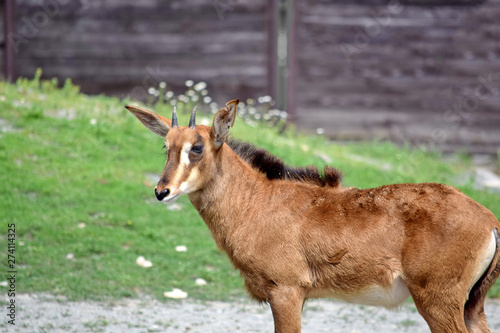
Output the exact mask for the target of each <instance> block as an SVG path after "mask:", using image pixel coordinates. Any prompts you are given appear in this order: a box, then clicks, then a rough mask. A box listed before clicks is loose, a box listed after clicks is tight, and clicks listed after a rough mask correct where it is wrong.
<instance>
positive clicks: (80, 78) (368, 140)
mask: <svg viewBox="0 0 500 333" xmlns="http://www.w3.org/2000/svg"><path fill="white" fill-rule="evenodd" d="M0 14H1V15H0V20H1V21H2V22H1V24H0V29H1V31H0V36H1V37H0V38H2V40H1V41H0V58H1V62H2V64H3V66H2V69H1V73H0V75H1V78H0V184H1V191H0V225H3V226H4V229H2V230H0V244H7V242H10V244H13V245H9V254H10V255H12V256H15V259H16V262H15V264H12V265H13V268H12V267H7V260H3V261H2V262H3V264H0V270H2V271H3V272H7V271H8V270H12V269H17V270H18V271H17V275H16V285H15V288H16V292H17V293H20V295H17V296H16V297H20V298H18V301H20V303H21V304H23V309H32V310H33V311H34V310H37V311H39V312H38V313H33V312H31V314H29V315H30V316H31V318H37V320H29V319H28V316H25V317H22V316H19V318H18V319H19V321H18V325H17V327H16V328H20V329H24V332H48V331H50V332H52V331H55V330H54V329H52V328H53V327H54V325H55V326H56V327H57V328H60V331H61V332H68V331H75V332H96V331H99V332H121V331H130V330H131V328H132V327H135V326H134V325H135V324H130V322H128V321H126V320H123V318H118V317H117V318H114V319H113V318H111V319H110V318H106V320H102V319H101V318H99V317H96V316H95V314H92V313H91V314H89V315H87V313H88V311H87V310H86V309H89V307H88V303H86V301H87V300H109V299H127V298H139V299H141V298H142V299H144V298H147V297H152V298H154V299H156V300H160V301H162V302H169V301H170V299H171V297H172V293H173V294H175V295H174V296H175V297H179V295H180V296H182V298H188V300H210V301H213V300H223V301H228V300H229V301H231V300H236V301H240V300H241V299H242V298H243V297H244V288H243V286H242V284H243V283H242V279H241V278H240V277H239V273H238V272H237V271H235V270H234V269H233V268H232V265H231V263H230V262H229V260H228V258H227V257H226V256H225V254H223V253H221V252H220V251H219V250H218V249H217V248H216V245H215V243H214V241H213V239H212V237H211V233H210V231H209V230H208V228H207V227H206V226H205V225H204V223H203V221H202V219H201V218H200V217H199V214H198V212H197V211H196V210H195V209H194V208H193V206H192V205H191V203H190V202H189V200H188V198H187V197H182V198H180V199H179V200H178V201H177V202H176V203H175V204H173V205H170V206H167V207H165V205H163V204H161V203H159V202H158V201H157V200H156V199H155V197H154V192H153V189H154V186H155V184H156V183H157V182H158V180H159V178H160V173H161V171H162V170H163V168H164V165H165V151H164V150H162V149H161V147H162V145H163V144H164V142H162V141H163V140H162V138H160V137H158V136H155V135H153V134H152V133H150V132H149V131H148V130H147V129H145V128H144V127H143V126H142V125H141V124H140V122H139V121H137V119H135V117H133V116H132V115H131V114H130V113H129V112H128V111H127V110H126V109H125V108H124V105H126V104H128V103H133V104H134V105H139V106H143V107H146V108H148V109H151V110H154V111H155V112H157V113H159V114H162V115H165V116H168V117H169V116H170V115H171V112H172V108H173V105H176V106H177V110H178V111H179V123H180V124H181V126H182V125H185V124H187V121H188V119H189V113H190V112H191V110H192V109H193V107H194V106H195V105H198V106H199V107H198V115H197V122H198V123H199V124H205V125H210V124H211V121H212V119H213V113H215V112H217V110H218V109H219V108H220V107H221V105H224V103H226V102H227V101H229V100H232V99H235V98H238V99H240V101H241V103H240V104H239V110H238V115H239V117H238V120H237V121H236V122H235V126H234V128H232V129H231V134H232V135H234V137H236V138H238V139H241V140H243V141H248V142H251V143H253V144H255V145H256V146H258V147H262V148H264V149H266V150H268V151H269V152H270V153H271V154H273V155H276V156H279V157H280V158H282V159H283V160H284V162H285V163H287V164H289V165H292V166H307V165H314V166H317V167H319V168H320V169H322V168H323V167H324V166H325V165H331V166H334V167H335V168H338V169H339V170H342V171H343V173H344V178H343V185H344V186H346V187H350V186H355V187H359V188H373V187H377V186H381V185H384V184H392V183H422V182H437V183H445V184H449V185H452V186H455V187H457V188H458V189H459V190H460V191H462V192H463V193H465V194H466V195H468V196H470V197H471V198H472V199H474V200H476V201H477V202H479V203H480V204H482V205H484V206H485V207H486V208H488V209H489V210H491V211H492V212H493V214H495V216H496V217H497V218H498V217H500V177H499V176H498V174H499V173H500V159H499V157H498V149H499V148H500V20H499V18H500V0H486V1H476V0H335V1H334V0H331V1H326V0H301V1H299V0H295V1H292V0H267V1H264V0H252V1H250V0H182V1H181V0H170V1H168V0H161V1H160V0H17V1H15V0H3V1H1V0H0ZM285 122H286V126H285ZM12 224H14V225H15V230H14V229H13V230H12V231H8V230H7V227H6V226H8V225H12ZM8 232H10V234H9V235H14V236H15V239H13V238H12V236H8ZM11 240H12V241H11ZM14 246H15V248H11V247H14ZM4 258H5V257H4ZM8 288H11V284H10V283H9V282H8V281H2V279H1V278H0V294H3V295H4V297H0V306H1V307H3V308H4V309H7V308H6V305H7V304H9V302H10V299H8V298H7V297H6V295H7V292H6V290H9V289H8ZM175 291H180V292H177V293H175ZM40 295H41V296H40ZM44 295H50V296H51V297H52V296H54V297H61V299H62V298H64V299H69V300H75V301H81V302H83V303H81V305H82V307H81V309H79V310H78V311H75V314H74V315H70V314H69V313H67V312H62V314H61V313H54V315H52V314H50V313H48V312H47V313H46V312H45V310H44V309H46V308H52V309H57V306H56V305H55V303H54V302H52V301H50V300H49V301H46V300H45V299H44V297H45V296H44ZM489 295H490V296H491V297H496V298H499V297H500V280H499V281H498V282H497V283H496V284H495V286H494V287H493V288H492V289H491V290H490V292H489ZM39 296H40V297H39ZM29 300H31V302H32V303H27V302H28V301H29ZM42 303H43V304H48V305H47V307H45V306H41V305H40V304H42ZM16 304H19V302H18V303H16ZM24 304H27V305H26V306H24ZM33 304H34V305H33ZM32 310H30V311H32ZM137 311H139V310H137ZM266 311H267V310H266ZM56 312H57V311H56ZM59 312H60V311H59ZM414 312H415V311H414ZM131 313H134V315H129V317H130V318H132V317H134V318H137V320H143V318H144V316H143V313H142V312H136V310H134V312H131ZM243 313H244V312H241V314H242V316H243ZM266 313H267V314H268V315H269V317H268V320H269V323H271V317H270V312H266ZM339 313H340V314H339V316H343V313H342V312H339ZM370 313H371V312H370ZM189 314H190V312H189V311H186V315H187V316H189ZM23 316H24V313H23ZM146 317H148V316H146ZM200 317H201V318H204V316H200ZM4 318H5V316H4ZM24 318H26V320H25V319H24ZM249 318H250V317H249ZM354 318H358V315H355V316H354ZM387 318H389V319H391V320H392V319H393V316H392V315H389V316H387ZM163 319H164V320H163ZM174 319H175V318H174ZM127 320H128V319H127ZM162 320H163V321H164V323H163V324H157V323H155V324H154V325H153V324H151V325H149V324H147V325H146V324H143V323H142V322H141V323H140V325H143V326H142V327H147V329H148V332H149V331H150V332H157V331H159V329H158V327H157V326H158V325H160V326H161V327H162V328H165V329H163V331H165V330H166V328H168V327H169V326H170V325H171V320H173V319H172V318H170V319H167V318H162ZM203 320H204V319H203ZM334 320H337V321H343V320H344V319H342V318H340V319H338V318H336V319H334ZM356 320H358V319H356ZM216 321H218V320H216ZM412 322H413V321H406V322H405V324H404V325H407V324H408V323H410V324H411V323H412ZM109 323H120V324H121V325H124V326H123V327H120V328H117V327H115V326H113V324H109ZM377 323H378V321H377ZM148 325H149V326H148ZM155 325H156V326H155ZM7 326H8V324H7V322H6V321H0V331H1V332H4V331H6V330H5V328H6V327H7ZM171 326H172V327H176V326H175V325H171ZM210 326H212V324H210ZM233 326H234V325H233ZM410 326H411V325H410ZM68 327H71V328H72V329H69V328H68ZM155 327H156V328H155ZM214 327H216V330H217V326H214ZM234 327H237V326H234ZM398 327H399V326H398ZM499 327H500V324H497V326H496V328H499ZM412 329H413V328H412ZM493 329H495V328H494V327H493ZM160 330H161V329H160ZM142 331H145V330H142ZM142 331H141V332H142ZM194 331H196V330H193V331H192V332H194ZM199 331H200V330H198V332H199ZM218 331H223V330H220V329H219V330H218ZM316 331H318V330H317V329H316ZM413 331H414V330H413ZM20 332H23V331H22V330H21V331H20ZM176 332H179V330H176Z"/></svg>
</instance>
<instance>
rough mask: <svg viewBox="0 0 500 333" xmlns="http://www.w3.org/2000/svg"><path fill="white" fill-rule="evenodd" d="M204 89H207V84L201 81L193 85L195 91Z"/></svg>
mask: <svg viewBox="0 0 500 333" xmlns="http://www.w3.org/2000/svg"><path fill="white" fill-rule="evenodd" d="M206 87H207V84H206V83H205V82H203V81H201V82H198V83H197V84H195V85H194V87H193V88H194V90H196V91H202V90H203V89H205V88H206Z"/></svg>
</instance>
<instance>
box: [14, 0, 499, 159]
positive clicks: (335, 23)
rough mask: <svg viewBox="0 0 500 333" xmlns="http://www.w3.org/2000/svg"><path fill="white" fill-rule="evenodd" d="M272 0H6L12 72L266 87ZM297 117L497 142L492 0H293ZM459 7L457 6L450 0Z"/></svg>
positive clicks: (392, 132) (396, 135)
mask: <svg viewBox="0 0 500 333" xmlns="http://www.w3.org/2000/svg"><path fill="white" fill-rule="evenodd" d="M268 1H271V0H267V1H266V0H170V1H168V0H141V1H136V0H92V1H91V0H43V1H42V0H19V1H18V2H17V3H18V27H17V29H18V34H19V36H20V37H19V38H18V39H17V40H16V45H17V46H18V53H17V56H18V59H17V62H18V70H19V74H20V75H22V76H28V77H30V76H32V75H33V73H34V72H35V69H36V68H37V67H42V68H43V72H44V76H45V77H59V78H61V79H64V78H66V77H71V78H72V79H73V81H74V82H76V83H77V84H78V85H80V86H81V87H82V90H83V91H84V92H87V93H109V94H117V95H120V96H123V95H132V97H137V98H141V96H143V95H144V94H145V92H146V89H147V88H148V87H149V86H154V85H157V84H158V83H159V82H160V81H165V82H167V83H168V84H169V86H170V88H173V90H174V91H176V92H181V91H183V85H184V81H185V80H187V79H193V80H196V81H205V82H207V83H208V85H209V90H210V95H212V97H214V98H215V99H216V100H217V101H219V102H223V101H225V100H228V99H232V98H234V97H235V96H236V97H239V98H242V99H245V98H247V97H257V96H260V95H263V94H265V93H267V92H268V87H267V84H268V82H269V80H268V79H267V77H266V76H267V68H268V67H267V66H268V64H267V42H268V32H267V28H268V25H267V23H268V22H267V17H268V15H269V13H267V8H268V7H267V5H268ZM295 2H296V6H295V7H296V13H295V14H296V20H295V23H296V25H295V27H296V31H295V36H296V40H295V43H294V45H295V54H296V68H297V71H296V73H295V87H294V89H295V97H296V112H297V122H298V125H299V127H302V128H305V129H311V130H314V129H316V128H318V127H322V128H324V129H325V131H326V134H327V135H328V136H330V137H332V138H335V139H346V140H353V139H354V140H357V139H366V138H389V139H392V140H395V141H400V142H401V141H412V142H427V144H428V145H430V146H433V145H434V144H436V145H438V146H439V147H441V148H443V149H445V150H450V149H456V148H457V147H459V146H465V147H466V148H468V149H469V150H471V151H474V152H488V153H493V152H496V150H497V149H498V148H499V147H500V42H499V41H500V20H499V18H500V0H486V1H481V0H476V1H470V0H432V1H431V0H401V2H400V1H399V0H336V1H328V0H300V1H299V0H295ZM464 3H465V4H471V5H463V4H464Z"/></svg>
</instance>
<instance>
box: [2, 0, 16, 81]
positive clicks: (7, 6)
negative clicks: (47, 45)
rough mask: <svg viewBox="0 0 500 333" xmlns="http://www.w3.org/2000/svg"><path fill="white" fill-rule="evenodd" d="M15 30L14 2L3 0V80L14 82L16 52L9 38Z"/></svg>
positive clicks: (13, 0)
mask: <svg viewBox="0 0 500 333" xmlns="http://www.w3.org/2000/svg"><path fill="white" fill-rule="evenodd" d="M15 29H16V1H15V0H4V45H3V46H4V63H3V68H4V73H5V78H6V79H7V80H8V81H10V82H14V81H15V80H16V79H17V70H16V52H15V50H14V45H13V44H12V40H11V37H12V36H13V34H14V33H15Z"/></svg>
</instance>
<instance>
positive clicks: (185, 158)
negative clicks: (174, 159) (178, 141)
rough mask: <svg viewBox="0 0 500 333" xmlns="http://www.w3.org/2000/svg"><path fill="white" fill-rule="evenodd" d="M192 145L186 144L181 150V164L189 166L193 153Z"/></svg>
mask: <svg viewBox="0 0 500 333" xmlns="http://www.w3.org/2000/svg"><path fill="white" fill-rule="evenodd" d="M191 147H192V144H191V143H189V142H186V143H184V145H183V146H182V150H181V164H182V165H184V166H186V165H189V152H190V151H191Z"/></svg>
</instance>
